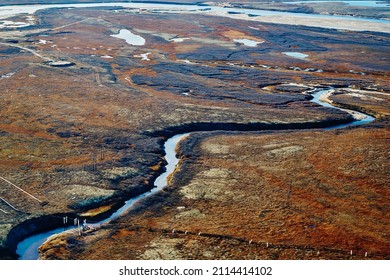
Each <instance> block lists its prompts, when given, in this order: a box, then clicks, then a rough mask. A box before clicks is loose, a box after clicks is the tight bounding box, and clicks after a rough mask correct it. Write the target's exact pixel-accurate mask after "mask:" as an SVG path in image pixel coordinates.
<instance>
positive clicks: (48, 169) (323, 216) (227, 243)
mask: <svg viewBox="0 0 390 280" xmlns="http://www.w3.org/2000/svg"><path fill="white" fill-rule="evenodd" d="M80 2H81V1H80ZM0 3H2V2H0ZM5 4H9V3H7V2H6V1H5ZM19 17H24V16H19ZM13 20H21V18H15V19H13ZM120 29H129V30H131V31H132V32H133V33H135V34H138V35H140V36H142V37H143V38H145V41H146V43H145V45H143V46H132V45H129V44H126V42H125V41H124V40H121V39H117V38H113V37H111V36H110V35H113V34H117V33H118V31H119V30H120ZM0 33H1V35H0V38H1V39H0V61H1V65H0V88H1V91H0V115H1V118H0V170H1V172H0V176H2V177H3V178H5V179H7V180H9V181H11V182H12V183H14V184H15V185H17V186H19V187H21V188H23V189H24V190H26V191H27V192H28V193H30V194H32V195H33V196H34V197H36V198H38V200H40V201H41V202H39V201H38V200H36V199H33V198H32V197H30V196H28V195H26V194H25V193H22V192H20V191H18V189H16V188H15V187H14V186H12V185H10V184H8V183H6V182H5V181H0V186H1V190H0V193H1V195H0V196H1V197H2V198H3V199H4V200H5V201H7V202H8V203H10V204H11V205H13V206H14V207H15V208H17V209H18V210H19V211H16V210H15V209H12V208H10V206H9V205H7V204H6V203H5V202H4V201H2V202H1V204H0V209H2V210H3V211H0V217H1V230H0V238H1V242H2V245H3V247H4V248H11V249H13V247H14V245H15V242H16V241H17V239H18V238H20V237H21V236H23V235H24V234H26V233H25V232H23V233H21V232H22V231H21V230H20V229H18V228H16V229H15V227H16V226H17V225H18V224H20V223H22V222H23V221H26V220H30V219H32V218H35V217H42V216H45V215H51V214H58V213H67V214H71V215H78V214H82V213H83V212H87V211H88V212H89V213H92V214H90V215H96V214H101V212H104V211H107V210H109V209H111V208H115V207H116V206H117V205H118V204H120V202H122V201H123V200H125V199H126V198H129V197H130V196H133V195H134V194H136V193H139V192H141V191H144V190H147V189H148V188H150V187H151V185H152V183H153V180H154V178H155V177H156V176H157V174H158V173H159V172H161V168H162V164H163V162H164V160H163V150H162V143H163V141H164V139H166V137H167V136H170V135H171V134H172V133H174V132H176V131H181V130H182V129H183V127H185V128H186V129H189V130H195V129H196V128H197V127H199V124H202V125H203V127H207V128H208V129H212V128H213V125H214V124H218V129H221V128H226V129H231V128H233V126H234V125H237V124H238V125H239V126H235V128H237V127H239V128H240V130H248V129H251V130H253V129H257V128H258V129H259V128H278V129H281V128H286V127H287V126H286V125H288V124H291V123H292V124H295V126H296V127H304V126H307V127H309V126H310V127H313V126H314V127H315V126H317V127H319V126H321V125H323V124H325V123H329V122H340V121H346V120H348V119H349V118H350V117H349V115H348V114H346V113H341V112H339V111H337V110H331V109H324V108H322V107H320V106H318V105H315V104H313V103H310V102H309V101H308V100H309V99H310V95H309V93H308V91H309V90H311V89H313V88H315V87H319V86H334V87H337V88H339V89H338V90H337V91H336V92H335V95H333V96H332V97H331V99H332V100H333V101H334V102H335V103H337V104H340V105H342V106H346V107H351V108H354V109H360V110H363V111H366V112H368V113H370V114H373V115H375V116H376V117H378V120H377V121H376V122H375V123H373V124H371V125H368V126H366V127H361V128H356V129H346V130H340V131H326V132H325V131H322V130H313V131H278V132H264V133H263V132H262V133H260V132H241V133H238V132H234V133H226V132H214V133H199V134H194V135H193V136H192V137H191V138H190V139H189V140H188V146H184V145H182V149H181V153H182V156H183V157H184V161H183V162H182V165H181V169H180V172H177V173H176V174H175V176H174V177H173V180H172V181H171V185H170V187H169V189H168V190H166V191H164V192H162V193H161V194H160V195H158V196H156V197H152V198H150V199H149V200H148V201H147V202H145V205H144V207H141V208H139V209H138V210H137V211H136V212H134V213H132V215H126V216H124V217H123V218H121V219H120V220H118V221H117V222H115V223H113V224H108V225H106V226H104V227H103V228H102V229H100V230H99V231H95V232H93V233H90V234H86V235H84V236H82V237H75V236H63V237H59V238H60V240H66V241H67V242H62V241H61V242H60V244H62V245H63V247H61V248H60V249H59V250H57V249H55V250H54V249H52V248H54V247H55V248H58V246H57V245H58V244H57V243H58V242H59V240H53V241H52V243H47V244H45V245H44V247H43V248H42V253H43V258H77V259H78V258H80V259H119V258H121V259H127V258H131V259H156V258H163V259H169V258H170V259H175V258H177V259H179V258H180V259H205V258H208V259H213V258H215V259H220V258H221V259H222V258H224V259H245V258H246V259H257V258H268V259H283V258H292V259H308V258H329V259H333V258H349V257H350V255H349V251H350V250H353V251H354V252H355V251H356V252H358V255H353V256H352V258H362V256H363V255H364V253H365V252H366V251H367V252H368V257H370V258H375V259H380V258H388V257H389V249H388V248H389V236H388V234H389V230H388V228H386V224H388V220H389V217H388V214H387V213H388V205H389V204H388V183H389V182H388V174H387V173H386V170H388V167H389V166H388V147H389V126H388V115H389V87H390V83H389V77H388V73H389V65H390V64H389V56H388V53H390V49H389V46H388V44H387V42H388V40H389V35H388V34H387V33H381V32H354V31H339V30H335V29H324V28H316V27H307V26H306V27H304V26H290V25H280V24H271V23H261V22H253V21H250V22H249V21H247V20H239V19H232V18H226V17H216V16H206V15H199V14H187V15H177V14H161V13H149V12H146V11H144V12H141V13H139V11H136V10H127V9H112V8H104V9H103V8H99V9H72V10H68V9H58V10H54V11H53V10H51V11H50V12H49V11H39V12H38V13H37V14H36V16H35V25H34V26H32V27H28V28H24V29H20V31H15V30H14V29H3V30H0ZM242 39H247V40H252V41H255V42H258V44H257V45H256V46H255V47H250V46H246V45H244V44H243V43H239V42H237V41H235V40H242ZM284 52H300V53H305V54H307V55H308V57H307V58H305V59H297V58H294V57H290V56H287V55H286V54H284ZM145 56H146V57H147V59H145ZM48 60H54V61H69V62H72V63H73V65H71V66H69V67H52V66H50V65H49V64H48V63H47V61H48ZM289 128H293V127H289ZM90 210H93V211H90ZM12 228H14V229H15V230H14V231H13V234H12V235H8V234H9V232H10V231H11V229H12ZM173 229H175V230H176V234H172V230H173ZM185 231H187V234H184V233H185ZM199 232H202V233H204V234H203V235H202V234H201V235H198V234H199ZM250 240H252V243H251V245H249V241H250ZM267 242H268V243H269V247H268V248H267V247H266V243H267ZM53 243H55V245H56V246H54V245H53ZM76 245H77V246H76ZM305 246H306V247H305ZM101 248H110V249H109V250H107V249H105V250H101ZM345 252H347V253H345ZM0 254H1V256H2V257H3V258H6V257H7V253H0Z"/></svg>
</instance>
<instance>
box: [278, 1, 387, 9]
mask: <svg viewBox="0 0 390 280" xmlns="http://www.w3.org/2000/svg"><path fill="white" fill-rule="evenodd" d="M283 3H285V4H310V3H344V4H347V5H349V6H355V7H371V8H390V4H389V3H386V2H384V1H334V0H333V1H332V0H329V1H326V0H323V1H297V2H283Z"/></svg>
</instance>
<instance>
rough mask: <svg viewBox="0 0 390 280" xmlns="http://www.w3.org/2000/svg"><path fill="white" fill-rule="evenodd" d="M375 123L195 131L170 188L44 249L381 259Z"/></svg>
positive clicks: (382, 193)
mask: <svg viewBox="0 0 390 280" xmlns="http://www.w3.org/2000/svg"><path fill="white" fill-rule="evenodd" d="M382 125H383V124H382ZM382 125H379V127H378V124H375V125H372V126H371V125H368V126H367V127H366V128H354V129H347V130H337V131H318V130H316V131H302V132H301V131H290V132H283V131H281V132H267V133H264V132H262V133H253V132H247V133H242V132H241V133H239V134H237V133H236V132H231V133H227V132H215V133H207V134H204V133H193V134H192V136H191V137H190V138H189V139H188V140H187V141H185V142H183V144H182V145H181V149H180V150H181V152H180V156H181V158H182V163H181V165H180V167H179V169H178V170H180V171H179V172H177V173H176V174H175V176H174V177H173V179H172V181H171V184H170V186H169V188H168V189H167V190H165V191H163V192H161V193H159V194H156V195H155V196H153V197H150V198H149V199H147V200H146V201H144V202H143V204H142V205H140V207H138V208H137V209H135V210H134V211H132V212H130V213H129V214H128V215H125V216H123V217H121V218H120V219H118V220H117V221H115V223H111V224H110V225H109V226H107V227H103V228H102V229H101V230H99V231H97V232H93V233H92V234H88V233H87V234H86V235H85V236H81V237H77V236H74V235H65V236H61V237H57V238H56V239H54V240H51V242H48V243H47V244H45V245H44V246H43V247H42V248H41V254H42V257H43V258H44V259H63V258H64V259H67V258H70V259H73V258H75V259H111V258H114V259H258V258H259V259H388V258H389V256H390V254H389V253H390V252H389V251H388V250H387V248H389V246H388V240H387V238H386V233H385V232H383V227H382V225H383V223H385V221H386V220H387V219H388V214H387V213H386V210H385V209H386V207H387V206H386V205H388V204H387V202H386V200H387V199H386V197H387V196H388V193H387V192H388V190H387V188H386V184H387V183H386V182H387V174H386V173H387V171H386V170H387V168H388V166H387V165H386V164H385V161H386V160H385V158H386V150H387V143H386V141H385V140H384V139H386V138H387V137H388V136H389V132H390V131H389V129H388V128H386V129H382V128H380V126H382ZM368 142H369V143H370V145H366V144H367V143H368ZM330 147H331V149H332V153H329V149H330ZM242 170H245V172H242ZM156 213H159V214H158V215H156ZM109 237H110V238H109ZM250 241H251V242H250ZM68 242H71V244H77V249H76V248H74V247H72V246H70V244H69V243H68ZM252 243H253V244H252ZM267 244H268V247H267ZM55 246H59V248H60V249H58V250H57V251H56V252H57V253H56V252H54V251H51V250H50V248H53V247H55ZM57 248H58V247H57ZM73 248H74V249H73ZM102 248H109V249H108V250H107V249H105V250H102ZM351 250H352V255H351V253H350V251H351ZM366 252H367V256H365V255H366Z"/></svg>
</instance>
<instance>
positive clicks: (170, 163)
mask: <svg viewBox="0 0 390 280" xmlns="http://www.w3.org/2000/svg"><path fill="white" fill-rule="evenodd" d="M332 91H333V89H331V88H328V89H317V90H316V92H315V93H313V94H312V96H313V99H312V100H311V101H312V102H314V103H316V104H319V105H321V106H323V107H327V108H336V109H339V110H343V111H347V112H348V113H350V114H352V115H353V116H354V118H355V120H354V121H352V122H350V123H347V124H340V125H334V126H329V127H327V128H325V129H327V130H329V129H340V128H345V127H348V126H356V125H363V124H367V123H369V122H372V121H373V120H374V118H373V117H371V116H369V115H366V114H364V113H361V112H357V111H353V110H348V109H343V108H338V107H335V106H333V105H331V104H329V103H327V102H324V101H321V100H322V98H323V97H324V96H327V95H329V94H330V93H331V92H332ZM189 135H190V133H189V132H188V133H184V134H177V135H175V136H173V137H171V138H169V139H168V140H167V141H166V142H165V143H164V151H165V154H166V155H165V160H166V162H167V165H166V171H165V172H164V173H162V174H161V175H160V176H159V177H157V178H156V180H155V181H154V186H155V187H154V188H153V189H152V190H151V191H149V192H146V193H143V194H141V195H139V196H136V197H134V198H131V199H129V200H127V201H126V202H125V204H124V205H123V206H122V207H121V208H119V209H118V210H117V211H115V212H114V213H113V214H111V216H110V217H108V218H106V219H104V220H102V221H100V222H99V223H97V224H87V225H88V226H91V227H97V226H98V225H99V224H101V223H107V222H109V221H111V220H114V219H116V218H117V217H119V216H120V215H122V214H124V213H125V212H127V211H129V210H130V209H131V208H132V207H133V206H134V205H135V204H136V203H137V202H139V201H140V200H142V199H143V198H145V197H148V196H151V195H153V194H155V193H157V192H158V191H160V190H162V189H163V188H164V187H166V186H167V178H168V177H169V175H171V174H172V173H173V172H174V171H175V168H176V166H177V164H178V163H179V159H178V158H177V155H176V151H175V150H176V146H177V144H178V143H179V142H180V141H181V140H183V139H184V138H186V137H188V136H189ZM72 228H76V226H74V227H68V228H66V229H64V228H58V229H55V230H51V231H47V232H44V233H39V234H36V235H32V236H30V237H28V238H26V239H24V240H23V241H21V242H20V243H19V244H18V246H17V251H16V252H17V254H18V255H19V256H20V259H21V260H37V259H38V258H39V254H38V248H39V247H40V246H41V245H42V244H43V243H44V242H45V241H46V240H47V239H48V238H49V237H50V236H52V235H54V234H58V233H61V232H63V231H65V230H69V229H72Z"/></svg>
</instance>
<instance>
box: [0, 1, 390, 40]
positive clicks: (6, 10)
mask: <svg viewBox="0 0 390 280" xmlns="http://www.w3.org/2000/svg"><path fill="white" fill-rule="evenodd" d="M347 2H348V1H347ZM93 7H121V8H132V9H144V10H153V11H154V12H160V13H180V12H181V13H196V14H210V15H217V16H223V17H239V18H240V19H249V18H252V19H253V18H256V17H258V18H257V19H258V20H259V21H266V22H267V20H265V19H266V17H273V19H272V22H274V23H286V22H285V21H286V17H292V18H293V20H292V21H291V20H290V24H293V23H294V19H300V18H302V19H305V22H304V23H302V24H304V25H307V26H317V27H323V28H337V26H336V25H334V26H332V23H333V22H335V20H338V21H346V22H347V23H346V24H343V27H342V28H341V29H346V30H356V28H358V30H362V31H363V30H369V29H367V27H366V26H365V25H364V23H381V24H385V25H384V27H383V28H382V29H383V30H373V31H380V32H387V33H390V21H388V20H381V19H372V18H360V17H353V16H333V15H322V14H306V13H290V12H280V11H269V10H258V9H241V8H229V7H215V6H201V5H179V4H161V3H160V4H159V3H120V2H109V3H85V4H52V5H11V6H1V7H0V19H4V18H7V17H10V16H13V15H20V14H34V13H35V12H36V11H39V10H44V9H50V8H69V9H72V8H93ZM240 16H241V17H240ZM242 16H246V17H247V18H242ZM311 19H312V20H314V19H317V20H323V21H324V22H326V23H323V24H320V26H319V25H318V22H317V23H316V24H314V23H311V22H310V20H311ZM350 21H355V22H360V23H362V24H360V26H359V27H356V26H355V27H354V29H352V27H350V26H349V24H348V22H350ZM287 24H288V23H287ZM338 24H339V23H338Z"/></svg>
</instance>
